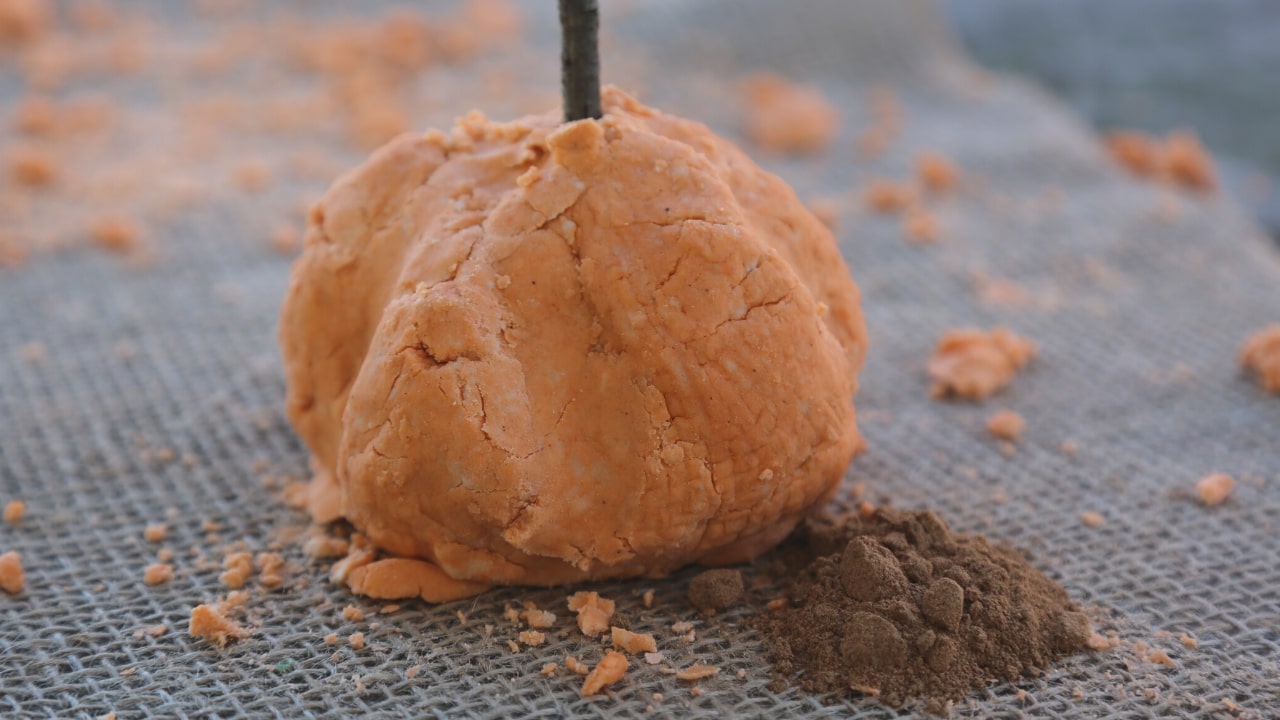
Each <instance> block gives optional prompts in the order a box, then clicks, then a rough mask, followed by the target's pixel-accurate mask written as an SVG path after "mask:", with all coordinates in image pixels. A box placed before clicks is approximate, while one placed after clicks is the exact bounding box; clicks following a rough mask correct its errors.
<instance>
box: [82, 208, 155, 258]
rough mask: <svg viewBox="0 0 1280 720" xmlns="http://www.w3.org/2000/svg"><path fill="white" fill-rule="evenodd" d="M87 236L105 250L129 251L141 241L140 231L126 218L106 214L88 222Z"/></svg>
mask: <svg viewBox="0 0 1280 720" xmlns="http://www.w3.org/2000/svg"><path fill="white" fill-rule="evenodd" d="M89 237H90V238H91V239H92V240H93V242H94V243H95V244H97V245H98V246H99V247H101V248H104V249H106V250H111V251H113V252H129V251H130V250H133V249H134V248H136V247H137V246H138V244H139V243H140V242H141V238H142V232H141V231H140V230H139V229H138V226H137V225H135V224H134V223H133V221H132V220H129V219H128V218H123V217H117V216H108V217H102V218H98V219H97V220H95V221H93V223H92V224H90V226H89Z"/></svg>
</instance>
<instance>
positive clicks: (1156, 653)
mask: <svg viewBox="0 0 1280 720" xmlns="http://www.w3.org/2000/svg"><path fill="white" fill-rule="evenodd" d="M1146 659H1147V662H1152V663H1156V664H1158V665H1163V666H1165V667H1168V668H1174V667H1178V663H1176V662H1174V661H1173V658H1171V657H1169V653H1167V652H1165V651H1164V650H1159V649H1156V650H1152V651H1151V652H1150V653H1148V654H1147V658H1146Z"/></svg>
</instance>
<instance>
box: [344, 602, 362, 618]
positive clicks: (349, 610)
mask: <svg viewBox="0 0 1280 720" xmlns="http://www.w3.org/2000/svg"><path fill="white" fill-rule="evenodd" d="M342 619H343V620H346V621H347V622H360V621H361V620H364V612H362V611H361V610H360V608H358V607H356V606H354V605H348V606H346V607H344V608H342Z"/></svg>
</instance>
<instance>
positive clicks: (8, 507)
mask: <svg viewBox="0 0 1280 720" xmlns="http://www.w3.org/2000/svg"><path fill="white" fill-rule="evenodd" d="M26 512H27V504H26V503H25V502H23V501H21V500H10V501H9V502H8V503H7V504H5V506H4V521H5V522H7V523H9V524H10V525H17V524H18V523H19V522H21V521H22V516H23V515H25V514H26Z"/></svg>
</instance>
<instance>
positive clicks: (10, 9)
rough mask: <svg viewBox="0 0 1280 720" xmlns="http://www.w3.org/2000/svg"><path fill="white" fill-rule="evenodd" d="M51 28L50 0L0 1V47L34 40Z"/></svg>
mask: <svg viewBox="0 0 1280 720" xmlns="http://www.w3.org/2000/svg"><path fill="white" fill-rule="evenodd" d="M51 27H53V3H52V2H50V0H0V46H4V45H6V44H8V43H16V42H26V41H29V40H34V39H36V38H39V37H41V36H43V35H44V34H45V33H47V32H48V31H49V29H50V28H51Z"/></svg>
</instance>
